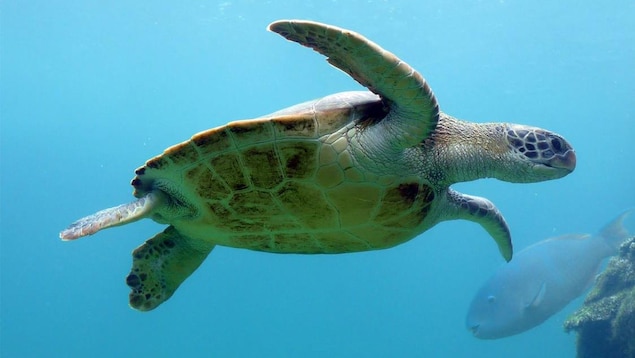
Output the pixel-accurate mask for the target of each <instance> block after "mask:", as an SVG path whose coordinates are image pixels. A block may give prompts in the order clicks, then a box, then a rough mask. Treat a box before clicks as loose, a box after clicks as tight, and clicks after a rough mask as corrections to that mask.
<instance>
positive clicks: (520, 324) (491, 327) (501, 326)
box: [465, 275, 545, 339]
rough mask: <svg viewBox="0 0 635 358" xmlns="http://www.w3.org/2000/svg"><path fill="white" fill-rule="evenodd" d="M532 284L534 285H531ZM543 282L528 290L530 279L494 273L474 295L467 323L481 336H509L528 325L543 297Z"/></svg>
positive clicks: (481, 337) (478, 336) (470, 329)
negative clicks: (505, 277) (541, 285)
mask: <svg viewBox="0 0 635 358" xmlns="http://www.w3.org/2000/svg"><path fill="white" fill-rule="evenodd" d="M531 286H533V285H531ZM544 292H545V290H544V286H543V287H540V288H538V291H536V290H534V289H531V294H529V291H528V285H527V282H523V281H513V282H512V281H509V280H505V279H503V278H502V277H501V276H500V275H499V276H497V275H495V276H494V277H492V279H490V280H489V281H488V282H486V283H485V285H483V287H481V289H480V290H479V291H478V292H477V294H476V295H475V296H474V298H473V299H472V302H471V304H470V308H469V310H468V313H467V316H466V319H465V325H466V328H467V329H468V330H469V331H470V332H471V333H472V335H473V336H474V337H476V338H479V339H498V338H503V337H508V336H511V335H514V334H518V333H520V332H523V331H525V330H526V329H528V328H529V327H528V322H527V320H528V318H529V319H530V318H531V315H532V312H531V310H532V309H534V308H535V307H537V306H539V305H540V303H541V301H542V299H543V298H544Z"/></svg>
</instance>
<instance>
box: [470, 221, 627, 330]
mask: <svg viewBox="0 0 635 358" xmlns="http://www.w3.org/2000/svg"><path fill="white" fill-rule="evenodd" d="M631 212H632V210H629V211H627V212H625V213H623V214H621V215H620V216H618V217H617V218H616V219H615V220H613V221H612V222H611V223H609V224H608V225H606V226H605V227H604V228H603V229H602V230H601V231H600V232H599V233H597V234H596V235H590V234H568V235H564V236H560V237H555V238H551V239H547V240H544V241H540V242H538V243H536V244H534V245H531V246H529V247H527V248H526V249H524V250H522V251H520V252H518V254H516V255H514V259H513V260H512V261H510V262H509V263H506V264H503V265H502V266H501V267H500V268H499V269H498V270H496V271H495V273H494V274H493V275H492V276H491V277H490V278H489V280H487V281H486V282H485V284H484V285H483V286H481V288H480V289H479V290H478V292H477V293H476V295H475V296H474V298H473V299H472V303H471V305H470V308H469V311H468V313H467V317H466V326H467V328H468V329H469V330H470V331H471V332H472V334H473V335H474V336H475V337H476V338H480V339H497V338H503V337H507V336H511V335H515V334H519V333H522V332H524V331H526V330H529V329H531V328H533V327H535V326H538V325H539V324H541V323H542V322H544V321H545V320H547V319H548V318H549V317H551V316H552V315H554V314H555V313H557V312H558V311H560V310H561V309H562V308H564V307H565V306H566V305H567V304H568V303H569V302H571V301H572V300H573V299H575V298H576V297H578V296H580V295H581V294H582V293H583V292H585V291H586V290H587V289H588V288H590V287H591V285H592V284H593V282H594V280H595V277H596V275H597V274H598V271H599V269H600V266H601V264H602V261H603V260H604V259H605V258H607V257H609V256H613V255H615V254H617V251H618V248H619V245H620V244H621V243H622V242H623V241H624V240H625V239H626V238H628V237H629V236H630V235H629V233H628V232H627V230H626V229H625V228H624V225H623V221H624V219H625V218H626V217H627V216H628V215H629V214H630V213H631Z"/></svg>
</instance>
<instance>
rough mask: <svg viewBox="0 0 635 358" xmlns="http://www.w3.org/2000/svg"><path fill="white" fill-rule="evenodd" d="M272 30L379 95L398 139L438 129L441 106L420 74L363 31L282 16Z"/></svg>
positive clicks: (409, 140) (408, 142)
mask: <svg viewBox="0 0 635 358" xmlns="http://www.w3.org/2000/svg"><path fill="white" fill-rule="evenodd" d="M269 30H271V31H273V32H275V33H278V34H280V35H282V36H284V37H285V38H286V39H288V40H291V41H295V42H297V43H299V44H301V45H304V46H307V47H310V48H312V49H314V50H315V51H317V52H319V53H321V54H323V55H325V56H327V60H328V62H329V63H330V64H332V65H333V66H335V67H337V68H339V69H340V70H342V71H344V72H346V73H348V74H349V75H350V76H351V77H353V78H354V79H355V80H356V81H357V82H359V83H360V84H362V85H363V86H365V87H367V88H368V89H369V90H371V91H372V92H374V93H376V94H378V95H380V96H381V97H382V99H383V100H384V102H385V103H386V105H387V106H388V107H389V109H390V112H389V114H388V116H387V120H388V121H389V122H392V123H390V124H389V126H390V129H391V131H392V132H396V133H394V136H393V140H394V141H395V143H394V144H396V145H398V146H400V147H403V148H405V147H410V146H413V145H416V144H418V143H420V142H421V141H422V140H423V139H425V138H427V137H428V136H429V135H430V133H431V132H432V131H433V130H434V128H435V127H436V125H437V121H438V119H439V106H438V104H437V100H436V98H435V97H434V94H433V93H432V90H431V89H430V87H429V86H428V84H427V83H426V81H425V80H424V79H423V77H421V75H420V74H419V73H418V72H417V71H415V70H414V69H413V68H412V67H410V66H409V65H408V64H407V63H405V62H403V61H401V60H400V59H399V58H397V57H396V56H395V55H393V54H392V53H390V52H388V51H386V50H384V49H382V48H381V47H379V46H378V45H377V44H375V43H373V42H372V41H370V40H368V39H366V38H365V37H364V36H362V35H360V34H358V33H355V32H353V31H349V30H346V29H341V28H338V27H334V26H329V25H326V24H321V23H317V22H312V21H299V20H281V21H276V22H274V23H272V24H271V25H269Z"/></svg>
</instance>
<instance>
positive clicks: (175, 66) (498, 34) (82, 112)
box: [0, 0, 635, 357]
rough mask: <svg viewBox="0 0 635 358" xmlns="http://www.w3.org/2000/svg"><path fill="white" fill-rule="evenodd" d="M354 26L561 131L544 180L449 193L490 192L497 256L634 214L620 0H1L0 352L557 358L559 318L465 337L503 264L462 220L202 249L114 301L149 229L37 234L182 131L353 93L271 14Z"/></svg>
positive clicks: (457, 83) (632, 96)
mask: <svg viewBox="0 0 635 358" xmlns="http://www.w3.org/2000/svg"><path fill="white" fill-rule="evenodd" d="M284 18H299V19H309V20H316V21H322V22H327V23H330V24H333V25H337V26H340V27H345V28H348V29H351V30H354V31H357V32H360V33H362V34H363V35H365V36H367V37H368V38H369V39H371V40H373V41H374V42H376V43H378V44H380V45H381V46H383V47H384V48H385V49H387V50H389V51H391V52H393V53H395V54H396V55H397V56H399V57H400V58H401V59H403V60H404V61H406V62H408V63H409V64H410V65H412V66H413V67H415V68H416V69H417V70H418V71H419V72H421V73H422V74H423V76H424V77H425V78H426V79H427V80H428V82H429V84H430V86H431V87H432V89H433V91H434V92H435V94H436V96H437V98H438V100H439V103H440V106H441V109H442V110H443V111H444V112H446V113H449V114H451V115H453V116H456V117H458V118H461V119H465V120H469V121H474V122H489V121H508V122H515V123H522V124H528V125H534V126H539V127H543V128H546V129H549V130H553V131H555V132H557V133H559V134H562V135H563V136H564V137H565V138H566V139H567V140H568V141H569V142H570V143H571V144H572V145H573V146H574V148H575V149H576V152H577V156H578V166H577V168H576V170H575V172H573V173H572V174H571V175H569V176H567V177H565V178H563V179H560V180H555V181H550V182H543V183H534V184H510V183H505V182H500V181H496V180H478V181H475V182H469V183H460V184H458V185H455V186H454V188H455V189H457V190H460V191H462V192H465V193H468V194H472V195H478V196H484V197H487V198H489V199H490V200H492V201H493V202H494V203H495V204H496V205H497V206H498V208H499V209H500V210H501V211H502V212H503V214H504V215H505V217H506V219H507V221H508V223H509V225H510V227H511V230H512V236H513V240H514V247H515V250H516V251H518V250H520V249H522V248H524V247H527V246H528V245H530V244H532V243H534V242H537V241H540V240H544V239H546V238H548V237H553V236H559V235H563V234H567V233H572V232H580V233H585V232H589V233H594V232H597V231H598V230H599V229H600V228H601V227H602V226H603V225H604V224H605V223H607V222H609V221H610V220H612V219H613V218H614V217H616V216H617V215H618V214H619V213H621V212H622V211H623V210H625V209H627V208H632V207H633V206H634V205H635V179H634V178H635V159H634V158H633V138H634V137H635V114H634V113H635V111H634V109H633V108H634V104H635V70H634V69H635V2H633V1H630V0H614V1H606V2H602V3H600V2H598V1H588V0H584V1H573V0H567V1H546V0H539V1H531V2H529V1H518V0H516V1H508V0H501V1H486V0H484V1H444V0H436V1H420V0H410V1H405V0H402V1H357V0H351V1H325V0H320V1H317V0H315V1H311V0H305V1H303V2H292V1H287V2H284V1H180V2H171V1H137V2H129V1H70V0H66V1H3V2H1V3H0V55H1V59H0V66H1V67H0V70H1V73H0V96H1V97H0V99H1V102H0V116H1V117H0V120H1V148H0V153H1V154H0V155H1V162H0V163H1V172H0V173H1V178H0V180H1V191H0V195H1V203H0V205H1V207H0V209H1V240H0V243H1V249H0V255H1V258H0V259H1V287H0V289H1V301H0V314H1V317H0V334H1V336H0V355H1V356H2V357H43V356H47V357H71V356H77V357H80V356H91V357H113V356H118V357H132V356H157V357H170V356H177V355H178V356H187V357H250V356H251V357H281V356H296V357H297V356H302V357H325V356H329V357H352V356H363V357H386V356H392V357H503V356H512V355H513V356H514V357H537V356H541V355H548V356H553V357H556V356H558V357H573V356H574V355H575V335H574V334H566V333H564V332H563V329H562V322H563V320H564V319H565V318H566V317H567V316H568V315H569V314H570V313H572V312H573V311H574V310H575V309H576V308H577V307H579V305H580V303H581V300H582V299H581V298H580V299H578V300H576V301H574V302H572V303H571V304H570V305H569V306H567V307H566V308H565V309H564V310H563V311H561V312H560V313H558V314H556V315H555V316H553V317H552V318H551V319H549V320H548V321H547V322H545V323H544V324H542V325H540V326H539V327H537V328H535V329H533V330H530V331H528V332H525V333H523V334H520V335H517V336H513V337H510V338H506V339H500V340H493V341H482V340H478V339H476V338H474V337H472V335H471V334H470V333H469V332H468V331H467V330H466V329H465V326H464V319H465V314H466V312H467V308H468V305H469V303H470V300H471V298H472V296H473V295H474V293H475V292H476V290H477V289H478V288H479V286H480V285H481V284H482V283H483V282H484V281H485V280H486V279H487V278H488V277H489V276H490V275H491V273H492V272H493V271H494V270H495V269H496V267H498V266H499V265H501V264H502V263H503V259H502V258H501V257H500V255H499V253H498V250H497V249H496V246H495V245H494V243H493V241H492V239H491V238H490V237H489V236H488V234H487V233H486V232H485V231H484V230H483V229H482V228H481V227H479V226H478V225H476V224H474V223H470V222H467V221H452V222H444V223H441V224H439V225H437V226H436V227H434V228H433V229H431V230H429V231H428V232H426V233H424V234H423V235H421V236H419V237H417V238H415V239H413V240H412V241H410V242H407V243H405V244H403V245H401V246H398V247H395V248H392V249H389V250H383V251H375V252H365V253H356V254H344V255H333V256H328V255H315V256H302V255H274V254H265V253H259V252H251V251H247V250H236V249H228V248H223V247H217V248H216V249H215V250H214V251H213V253H212V254H211V255H210V256H209V257H208V258H207V260H206V261H205V262H204V263H203V265H202V266H201V267H200V268H199V269H198V270H197V271H196V272H195V273H194V274H193V275H192V276H191V277H190V278H189V279H188V280H187V281H186V282H185V283H184V284H183V285H182V286H181V287H180V288H179V290H178V291H177V292H176V293H175V294H174V296H173V297H172V298H171V299H170V300H169V301H167V302H166V303H165V304H163V305H162V306H160V307H159V308H157V309H156V310H154V311H152V312H149V313H140V312H137V311H134V310H132V309H130V308H129V307H128V303H127V300H128V292H129V289H128V287H127V286H126V285H125V282H124V279H125V277H126V275H127V274H128V272H129V269H130V265H131V255H130V253H131V251H132V250H133V249H134V248H135V247H137V246H138V245H140V244H142V243H143V242H144V241H145V240H146V239H148V238H150V237H151V236H153V235H154V234H155V233H156V232H158V231H160V230H162V226H161V225H158V224H155V223H154V222H152V221H150V220H143V221H141V222H137V223H135V224H132V225H128V226H125V227H121V228H115V229H111V230H107V231H104V232H100V233H99V234H97V235H95V236H92V237H88V238H84V239H81V240H78V241H76V242H61V240H60V239H59V238H58V233H59V231H61V230H62V229H64V228H65V227H66V226H67V225H68V224H70V223H71V222H72V221H74V220H76V219H78V218H80V217H83V216H85V215H88V214H91V213H93V212H95V211H97V210H100V209H103V208H106V207H111V206H115V205H118V204H121V203H125V202H129V201H130V200H131V199H132V196H131V191H132V188H131V187H130V185H129V182H130V180H131V179H132V177H133V175H134V174H133V171H134V169H135V168H137V167H138V166H140V165H142V164H143V163H144V162H145V160H147V159H149V158H150V157H152V156H154V155H157V154H159V153H161V152H162V150H163V149H165V148H167V147H168V146H170V145H172V144H175V143H178V142H181V141H183V140H186V139H188V138H189V137H190V136H191V135H193V134H194V133H196V132H198V131H201V130H204V129H207V128H211V127H215V126H218V125H222V124H224V123H226V122H228V121H231V120H237V119H247V118H253V117H257V116H260V115H263V114H266V113H270V112H273V111H275V110H278V109H281V108H284V107H286V106H289V105H293V104H296V103H299V102H303V101H306V100H310V99H313V98H318V97H321V96H324V95H327V94H330V93H335V92H339V91H345V90H356V89H360V88H361V87H360V85H358V84H357V83H356V82H354V81H353V80H352V79H351V78H349V77H348V76H346V75H345V74H344V73H342V72H341V71H338V70H336V69H334V68H332V67H331V66H329V65H328V64H327V63H326V61H325V60H324V58H323V57H322V56H321V55H318V54H316V53H314V52H313V51H311V50H309V49H307V48H304V47H301V46H299V45H297V44H293V43H290V42H287V41H285V40H284V39H282V38H281V37H279V36H278V35H275V34H272V33H269V32H267V31H266V30H265V28H266V26H267V25H268V24H269V23H270V22H272V21H274V20H277V19H284Z"/></svg>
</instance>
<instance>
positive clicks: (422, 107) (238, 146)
mask: <svg viewBox="0 0 635 358" xmlns="http://www.w3.org/2000/svg"><path fill="white" fill-rule="evenodd" d="M269 30H271V31H273V32H275V33H278V34H280V35H282V36H284V37H285V38H287V39H289V40H291V41H295V42H298V43H300V44H302V45H304V46H308V47H311V48H313V49H314V50H316V51H317V52H319V53H321V54H323V55H325V56H326V57H327V59H328V62H330V63H331V64H332V65H334V66H335V67H337V68H339V69H341V70H343V71H344V72H346V73H348V74H349V75H350V76H351V77H353V79H355V80H356V81H357V82H359V83H361V84H362V85H364V86H365V87H367V88H368V89H369V90H370V91H357V92H342V93H336V94H333V95H330V96H326V97H324V98H322V99H318V100H315V101H311V102H306V103H302V104H299V105H296V106H293V107H290V108H287V109H283V110H281V111H278V112H275V113H273V114H270V115H267V116H263V117H260V118H256V119H252V120H244V121H237V122H231V123H229V124H227V125H224V126H221V127H217V128H213V129H209V130H207V131H204V132H201V133H198V134H196V135H194V136H193V137H192V138H191V139H190V140H188V141H185V142H183V143H180V144H177V145H175V146H173V147H170V148H168V149H167V150H166V151H165V152H164V153H163V154H161V155H159V156H157V157H154V158H152V159H150V160H149V161H147V162H146V164H145V165H144V166H142V167H140V168H138V169H137V170H136V171H135V174H136V176H135V177H134V179H133V180H132V186H133V187H134V196H135V197H136V198H137V200H135V201H133V202H132V203H129V204H124V205H120V206H117V207H114V208H110V209H106V210H102V211H100V212H98V213H96V214H93V215H91V216H88V217H86V218H83V219H80V220H78V221H76V222H75V223H73V224H71V225H70V226H69V227H68V228H67V229H66V230H64V231H62V232H61V233H60V237H61V238H62V239H63V240H74V239H77V238H79V237H82V236H86V235H91V234H94V233H96V232H97V231H99V230H101V229H105V228H108V227H112V226H117V225H124V224H128V223H131V222H133V221H136V220H139V219H142V218H151V219H153V220H155V221H156V222H158V223H161V224H168V225H169V226H168V227H167V228H166V229H165V231H163V232H161V233H159V234H157V235H156V236H154V237H153V238H151V239H149V240H148V241H146V242H145V243H144V244H143V245H141V246H140V247H139V248H137V249H136V250H134V252H133V254H132V256H133V266H132V271H131V272H130V274H129V275H128V277H127V280H126V281H127V284H128V285H129V286H130V287H131V289H132V292H131V293H130V305H131V306H132V307H133V308H136V309H139V310H144V311H146V310H151V309H154V308H155V307H157V306H158V305H159V304H161V303H162V302H164V301H165V300H167V299H168V298H169V297H170V296H171V295H172V294H173V293H174V291H175V290H176V289H177V288H178V286H179V285H180V284H181V283H182V282H183V281H184V280H185V279H186V278H187V277H188V276H189V275H190V274H191V273H192V272H193V271H194V270H196V268H197V267H198V266H199V265H200V264H201V263H202V262H203V260H204V259H205V257H207V255H208V254H209V253H210V251H211V250H212V249H213V248H214V246H216V245H222V246H229V247H235V248H244V249H251V250H258V251H266V252H273V253H301V254H327V253H328V254H334V253H346V252H357V251H367V250H377V249H385V248H389V247H392V246H396V245H399V244H401V243H404V242H406V241H408V240H410V239H412V238H413V237H415V236H417V235H419V234H421V233H422V232H424V231H426V230H427V229H429V228H431V227H433V226H434V225H436V224H437V223H439V222H441V221H444V220H453V219H467V220H471V221H474V222H477V223H479V224H480V225H482V226H483V227H484V228H485V230H487V232H488V233H489V234H490V235H491V236H492V237H493V238H494V240H495V241H496V243H497V244H498V248H499V250H500V252H501V253H502V255H503V257H504V258H505V259H506V260H510V259H511V257H512V245H511V238H510V234H509V229H508V227H507V224H506V223H505V220H504V219H503V216H502V215H501V213H500V212H499V211H498V209H497V208H496V207H495V206H494V205H493V204H492V203H491V202H490V201H489V200H487V199H484V198H480V197H475V196H469V195H465V194H461V193H459V192H456V191H454V190H452V189H451V188H450V185H451V184H453V183H456V182H463V181H470V180H475V179H478V178H485V177H495V178H498V179H501V180H505V181H509V182H537V181H543V180H549V179H556V178H560V177H563V176H565V175H567V174H569V173H570V172H571V171H573V169H574V167H575V154H574V151H573V149H572V147H571V146H570V145H569V144H568V143H567V142H566V141H565V140H564V139H563V138H562V137H561V136H559V135H557V134H554V133H552V132H548V131H546V130H543V129H538V128H533V127H527V126H523V125H516V124H507V123H487V124H477V123H469V122H464V121H460V120H458V119H455V118H453V117H451V116H449V115H447V114H445V113H443V112H440V111H439V107H438V105H437V100H436V98H435V97H434V95H433V94H432V91H431V90H430V87H429V86H428V84H427V83H426V82H425V80H424V79H423V78H422V77H421V75H420V74H419V73H418V72H416V71H415V70H414V69H413V68H412V67H410V66H409V65H407V64H406V63H405V62H403V61H401V60H400V59H399V58H397V57H395V56H394V55H393V54H391V53H390V52H388V51H385V50H384V49H382V48H381V47H379V46H378V45H376V44H374V43H373V42H371V41H369V40H368V39H366V38H364V37H363V36H361V35H360V34H357V33H355V32H352V31H348V30H345V29H341V28H337V27H333V26H328V25H325V24H320V23H316V22H309V21H277V22H274V23H272V24H271V25H270V26H269Z"/></svg>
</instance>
